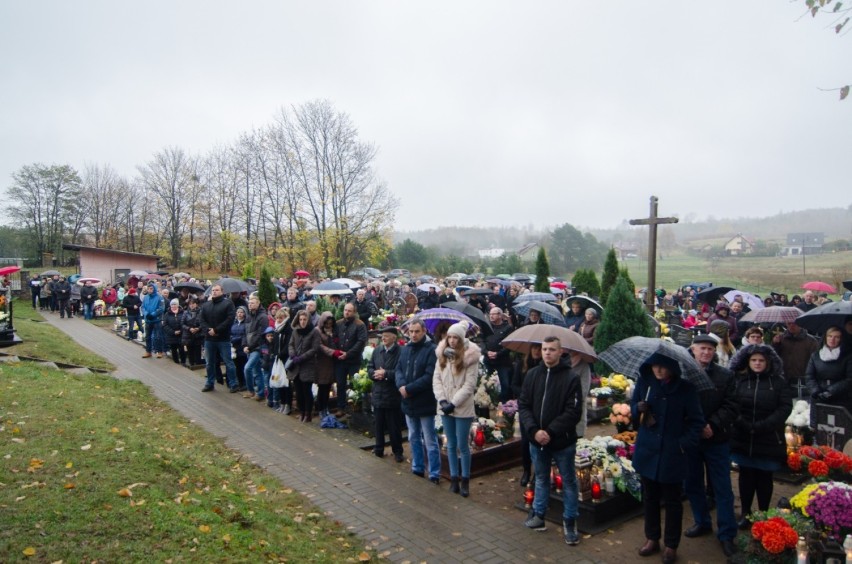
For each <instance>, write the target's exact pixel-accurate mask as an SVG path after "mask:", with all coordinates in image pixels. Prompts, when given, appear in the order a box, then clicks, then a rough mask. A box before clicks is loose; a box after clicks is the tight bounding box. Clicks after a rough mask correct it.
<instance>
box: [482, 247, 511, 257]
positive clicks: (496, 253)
mask: <svg viewBox="0 0 852 564" xmlns="http://www.w3.org/2000/svg"><path fill="white" fill-rule="evenodd" d="M505 252H506V250H505V249H500V248H496V247H492V248H490V249H479V250H478V251H476V253H477V256H478V257H479V258H481V259H485V258H500V257H502V256H503V253H505Z"/></svg>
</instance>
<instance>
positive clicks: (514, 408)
mask: <svg viewBox="0 0 852 564" xmlns="http://www.w3.org/2000/svg"><path fill="white" fill-rule="evenodd" d="M497 411H499V412H500V413H502V414H503V424H502V429H503V434H504V435H505V436H506V438H511V437H513V436H514V435H515V423H516V420H517V414H518V400H509V401H507V402H506V403H500V404H497Z"/></svg>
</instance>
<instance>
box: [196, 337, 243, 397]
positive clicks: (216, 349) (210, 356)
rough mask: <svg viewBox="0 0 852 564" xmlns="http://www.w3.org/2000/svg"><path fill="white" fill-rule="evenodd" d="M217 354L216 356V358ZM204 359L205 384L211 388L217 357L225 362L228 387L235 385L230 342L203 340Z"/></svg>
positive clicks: (235, 370)
mask: <svg viewBox="0 0 852 564" xmlns="http://www.w3.org/2000/svg"><path fill="white" fill-rule="evenodd" d="M217 356H218V358H217ZM204 359H205V360H206V361H207V386H208V387H210V388H212V387H213V384H214V383H215V382H216V372H217V371H218V370H219V368H218V366H219V359H221V360H222V362H223V363H224V364H225V374H226V377H227V379H228V388H231V389H233V388H236V387H237V367H236V366H235V365H234V359H233V358H231V343H229V342H228V341H207V340H205V341H204Z"/></svg>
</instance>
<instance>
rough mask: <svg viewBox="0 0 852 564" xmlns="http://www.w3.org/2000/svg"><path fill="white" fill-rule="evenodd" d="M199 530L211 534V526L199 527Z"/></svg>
mask: <svg viewBox="0 0 852 564" xmlns="http://www.w3.org/2000/svg"><path fill="white" fill-rule="evenodd" d="M198 530H199V531H201V532H202V533H209V532H210V525H199V526H198Z"/></svg>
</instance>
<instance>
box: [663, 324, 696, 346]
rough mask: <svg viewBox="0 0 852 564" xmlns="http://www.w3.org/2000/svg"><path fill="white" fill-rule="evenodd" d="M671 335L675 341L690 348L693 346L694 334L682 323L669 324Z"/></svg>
mask: <svg viewBox="0 0 852 564" xmlns="http://www.w3.org/2000/svg"><path fill="white" fill-rule="evenodd" d="M669 335H670V336H671V338H672V340H673V341H674V342H675V343H677V344H678V345H680V346H682V347H684V348H687V349H688V348H689V347H690V346H692V338H693V336H694V334H693V333H692V331H690V330H689V329H685V328H683V327H681V326H680V325H669Z"/></svg>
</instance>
